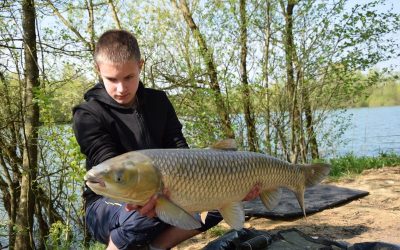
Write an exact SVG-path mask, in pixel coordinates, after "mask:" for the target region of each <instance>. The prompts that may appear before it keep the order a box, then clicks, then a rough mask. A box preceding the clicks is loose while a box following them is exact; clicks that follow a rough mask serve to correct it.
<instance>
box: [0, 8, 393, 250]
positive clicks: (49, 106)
mask: <svg viewBox="0 0 400 250" xmlns="http://www.w3.org/2000/svg"><path fill="white" fill-rule="evenodd" d="M350 2H352V1H345V0H327V1H317V0H301V1H300V0H270V1H260V0H240V1H231V0H228V1H198V0H194V1H186V0H179V1H177V0H171V1H161V0H160V1H156V3H155V2H154V1H152V2H151V3H150V2H149V1H144V0H143V1H131V2H129V1H118V0H108V1H93V0H85V1H83V0H77V1H53V0H38V1H33V0H22V1H8V0H5V1H2V2H1V3H0V6H1V9H0V58H1V61H0V106H1V109H0V128H1V130H0V167H1V172H0V191H1V194H2V195H1V198H2V203H3V207H4V210H5V214H6V217H7V219H6V220H4V221H2V222H1V224H0V229H1V233H0V239H1V237H3V238H2V239H4V240H5V241H7V242H6V243H5V242H4V241H2V240H0V242H1V243H2V244H3V245H4V244H7V245H8V247H9V248H10V249H36V248H39V249H45V248H46V247H47V248H62V249H64V248H65V249H69V248H71V246H75V247H76V246H82V245H79V244H85V242H87V240H89V237H87V235H86V233H85V230H84V220H83V218H82V216H83V214H82V207H81V205H82V204H81V199H80V193H81V191H82V184H83V182H82V176H83V173H84V159H83V156H82V155H81V154H80V152H79V148H78V145H77V143H76V141H75V139H74V136H73V134H72V132H71V129H70V127H69V126H60V124H61V123H64V124H65V123H67V124H68V123H69V122H70V119H71V109H72V107H73V106H74V105H76V104H78V103H79V102H81V101H82V96H83V93H84V92H85V91H86V90H87V89H88V88H90V87H91V86H93V84H94V83H95V82H96V79H97V78H98V77H97V76H96V73H95V72H94V71H93V62H92V58H91V56H92V52H93V51H94V48H95V41H96V39H97V37H98V36H99V35H100V34H101V33H102V32H103V31H105V30H107V29H110V28H118V29H126V30H129V31H131V32H132V33H134V34H135V35H136V36H137V38H138V40H139V43H140V46H141V48H142V54H143V59H144V61H145V66H144V71H143V72H142V76H141V79H142V81H143V82H144V84H145V85H146V86H148V87H154V88H158V89H163V90H165V91H167V93H168V94H169V96H170V97H171V100H172V101H173V103H174V106H175V107H176V110H177V113H178V115H179V117H180V118H181V120H182V122H183V123H184V125H185V136H186V137H187V139H188V142H189V144H190V145H192V146H197V147H204V146H208V145H209V144H211V143H212V142H214V141H215V140H218V139H221V138H235V139H236V141H237V143H238V145H239V146H240V148H241V149H244V150H251V151H260V152H266V153H269V154H271V155H275V156H277V157H279V158H282V159H285V160H288V161H291V162H309V161H311V160H317V159H318V158H319V151H318V149H319V142H318V141H317V138H323V139H324V140H331V141H332V142H334V141H335V140H336V139H337V138H338V137H339V136H340V134H341V132H342V131H343V130H344V129H346V125H345V124H346V123H343V122H342V121H343V120H341V118H340V117H338V119H337V120H336V122H333V123H332V124H333V125H332V128H331V130H328V131H326V129H324V132H323V131H322V129H321V128H322V127H323V126H322V124H323V123H324V121H325V120H326V118H327V117H329V116H330V114H331V112H332V111H333V110H335V109H340V108H345V107H349V106H357V105H358V106H366V105H381V104H384V105H393V104H399V94H398V93H399V80H398V75H399V72H393V71H390V70H389V69H380V70H374V66H375V65H376V64H377V63H379V62H382V61H386V60H389V59H391V58H396V57H398V56H399V54H398V51H399V45H400V44H399V40H398V39H397V40H396V39H395V34H396V32H398V31H399V29H400V13H396V12H395V11H394V10H393V8H391V6H390V5H385V3H386V1H385V0H371V1H366V2H364V3H362V4H357V3H350ZM354 2H355V1H354ZM392 7H393V6H392ZM382 84H383V85H384V87H382ZM395 93H397V94H395ZM368 96H370V99H366V98H367V97H368ZM381 99H384V100H385V102H381V101H379V100H381ZM365 100H367V101H365ZM388 100H393V102H392V101H390V102H389V101H388ZM325 128H326V127H325ZM321 133H324V134H321ZM71 244H73V245H71Z"/></svg>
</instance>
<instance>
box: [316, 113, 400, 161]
mask: <svg viewBox="0 0 400 250" xmlns="http://www.w3.org/2000/svg"><path fill="white" fill-rule="evenodd" d="M344 114H345V115H350V117H351V120H350V126H349V127H348V128H347V129H346V130H345V131H344V134H343V136H342V140H343V141H344V143H339V144H337V145H335V146H334V147H333V148H330V150H332V151H333V155H332V152H331V153H329V155H328V157H335V156H340V155H344V154H346V153H351V152H352V153H354V154H355V155H357V156H376V155H379V153H380V152H394V153H397V154H400V106H393V107H376V108H353V109H348V110H346V111H345V113H344ZM325 151H326V149H324V148H321V154H322V156H324V152H325Z"/></svg>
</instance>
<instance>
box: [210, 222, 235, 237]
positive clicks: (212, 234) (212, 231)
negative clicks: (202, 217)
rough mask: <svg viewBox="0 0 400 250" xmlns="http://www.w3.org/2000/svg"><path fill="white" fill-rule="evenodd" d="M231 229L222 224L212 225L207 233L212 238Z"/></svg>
mask: <svg viewBox="0 0 400 250" xmlns="http://www.w3.org/2000/svg"><path fill="white" fill-rule="evenodd" d="M229 230H230V229H226V228H224V227H222V226H220V225H216V226H215V227H212V228H210V229H209V230H207V232H206V234H207V236H209V237H210V238H213V237H220V236H222V235H224V234H225V233H226V232H228V231H229Z"/></svg>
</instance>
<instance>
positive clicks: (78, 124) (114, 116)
mask: <svg viewBox="0 0 400 250" xmlns="http://www.w3.org/2000/svg"><path fill="white" fill-rule="evenodd" d="M136 97H137V99H136V103H135V105H133V107H125V106H121V105H120V104H118V103H117V102H116V101H115V100H114V99H112V98H111V97H110V96H109V95H108V94H107V92H106V90H105V88H104V85H103V84H102V83H98V84H96V85H95V86H94V87H93V88H92V89H90V90H89V91H88V92H87V93H86V94H85V96H84V98H85V100H86V102H84V103H82V104H80V105H78V106H76V107H75V108H74V109H73V128H74V132H75V137H76V139H77V141H78V143H79V145H80V148H81V152H82V153H83V154H84V155H86V169H87V170H89V169H91V168H92V167H93V166H95V165H97V164H99V163H101V162H103V161H105V160H107V159H109V158H111V157H114V156H117V155H120V154H123V153H126V152H129V151H133V150H139V149H147V148H187V147H188V145H187V143H186V140H185V138H184V137H183V134H182V125H181V123H180V122H179V120H178V118H177V116H176V113H175V110H174V108H173V106H172V104H171V102H170V101H169V99H168V97H167V95H166V94H165V92H163V91H159V90H154V89H149V88H145V87H144V86H143V84H142V83H140V84H139V88H138V91H137V93H136ZM83 196H84V198H86V202H87V204H88V203H89V202H92V201H94V200H96V199H97V198H99V197H100V196H98V195H95V194H94V193H93V191H91V190H90V189H89V188H87V190H86V191H85V192H84V194H83Z"/></svg>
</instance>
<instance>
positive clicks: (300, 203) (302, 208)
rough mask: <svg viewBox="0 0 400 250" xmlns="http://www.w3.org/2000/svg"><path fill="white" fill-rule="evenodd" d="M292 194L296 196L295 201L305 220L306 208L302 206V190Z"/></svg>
mask: <svg viewBox="0 0 400 250" xmlns="http://www.w3.org/2000/svg"><path fill="white" fill-rule="evenodd" d="M294 194H295V195H296V198H297V201H298V202H299V205H300V208H301V211H302V212H303V215H304V218H306V207H305V206H304V189H301V190H299V191H297V192H295V193H294Z"/></svg>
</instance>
